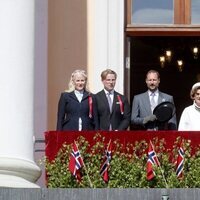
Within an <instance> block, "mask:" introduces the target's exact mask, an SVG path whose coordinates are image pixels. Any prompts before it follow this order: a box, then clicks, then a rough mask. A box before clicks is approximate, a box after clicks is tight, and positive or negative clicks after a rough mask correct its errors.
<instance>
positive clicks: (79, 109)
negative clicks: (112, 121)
mask: <svg viewBox="0 0 200 200" xmlns="http://www.w3.org/2000/svg"><path fill="white" fill-rule="evenodd" d="M89 95H90V96H92V99H93V114H92V118H90V117H89V100H88V97H89ZM79 117H81V119H82V130H95V128H96V127H98V124H97V123H98V121H97V112H96V106H95V99H94V96H93V95H92V94H89V93H88V92H86V91H85V92H84V93H83V98H82V101H81V102H79V101H78V99H77V97H76V95H75V93H74V92H69V93H68V92H64V93H61V96H60V100H59V103H58V113H57V130H58V131H64V130H78V127H79Z"/></svg>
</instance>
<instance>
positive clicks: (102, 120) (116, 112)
mask: <svg viewBox="0 0 200 200" xmlns="http://www.w3.org/2000/svg"><path fill="white" fill-rule="evenodd" d="M117 95H119V96H120V97H121V100H122V103H123V107H124V113H123V114H122V113H121V111H120V104H119V101H118V98H117ZM95 99H96V103H97V112H98V121H99V129H100V130H109V126H110V124H111V125H112V129H113V130H126V129H127V128H128V126H129V123H130V116H131V112H130V105H129V103H128V100H127V98H126V97H125V96H124V95H121V94H119V93H118V92H116V91H114V99H113V106H112V112H111V113H110V109H109V104H108V100H107V97H106V94H105V92H104V90H102V91H100V92H98V93H97V94H96V95H95Z"/></svg>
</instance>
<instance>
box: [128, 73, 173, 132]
mask: <svg viewBox="0 0 200 200" xmlns="http://www.w3.org/2000/svg"><path fill="white" fill-rule="evenodd" d="M146 84H147V88H148V90H147V91H146V92H144V93H141V94H138V95H135V96H134V98H133V104H132V114H131V123H132V124H133V125H136V126H137V128H138V127H139V128H140V129H147V130H176V129H177V122H176V114H175V106H174V111H173V113H174V115H173V117H172V118H171V119H170V120H169V121H168V122H165V123H160V122H159V121H158V120H157V119H156V116H155V115H154V114H153V110H154V108H155V107H156V105H158V104H160V103H162V102H166V101H168V102H171V103H173V104H174V100H173V97H172V96H171V95H168V94H166V93H163V92H161V91H159V89H158V87H159V84H160V75H159V73H158V71H156V70H150V71H148V72H147V74H146Z"/></svg>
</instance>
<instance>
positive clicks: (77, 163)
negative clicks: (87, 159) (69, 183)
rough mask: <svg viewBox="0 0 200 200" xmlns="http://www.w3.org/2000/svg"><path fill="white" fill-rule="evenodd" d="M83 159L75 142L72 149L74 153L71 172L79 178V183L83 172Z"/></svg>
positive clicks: (71, 158)
mask: <svg viewBox="0 0 200 200" xmlns="http://www.w3.org/2000/svg"><path fill="white" fill-rule="evenodd" d="M83 165H84V163H83V159H82V157H81V154H80V152H79V150H78V147H77V145H76V142H75V141H74V143H73V147H72V153H71V155H70V160H69V171H70V172H71V173H72V174H73V176H75V177H76V178H77V180H78V181H81V172H80V169H81V168H82V167H83Z"/></svg>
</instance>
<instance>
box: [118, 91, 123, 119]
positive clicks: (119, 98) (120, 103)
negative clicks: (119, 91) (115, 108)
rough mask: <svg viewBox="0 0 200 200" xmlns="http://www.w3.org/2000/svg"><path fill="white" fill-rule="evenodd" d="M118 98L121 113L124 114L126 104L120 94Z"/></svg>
mask: <svg viewBox="0 0 200 200" xmlns="http://www.w3.org/2000/svg"><path fill="white" fill-rule="evenodd" d="M117 98H118V101H119V105H120V111H121V114H122V115H123V114H124V105H123V102H122V99H121V97H120V95H117Z"/></svg>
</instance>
